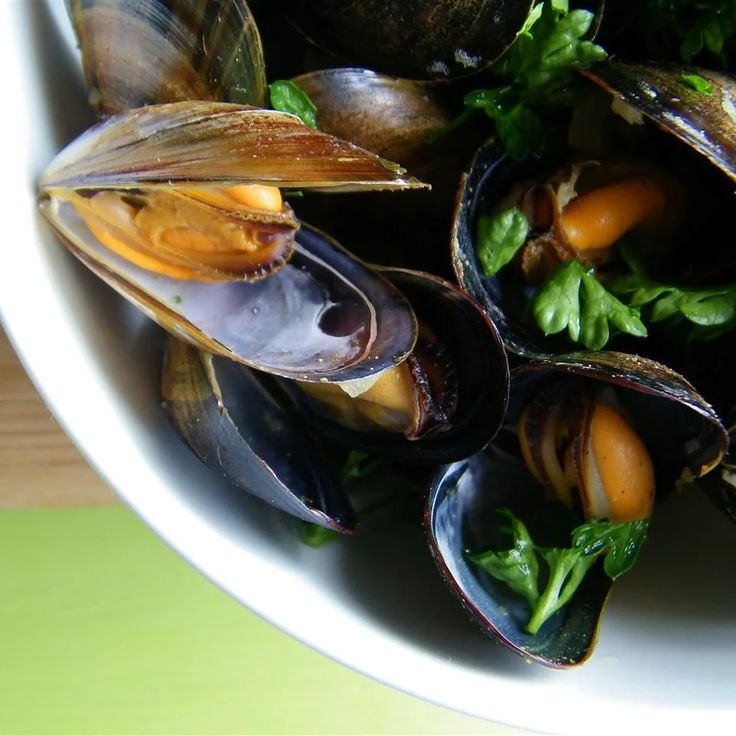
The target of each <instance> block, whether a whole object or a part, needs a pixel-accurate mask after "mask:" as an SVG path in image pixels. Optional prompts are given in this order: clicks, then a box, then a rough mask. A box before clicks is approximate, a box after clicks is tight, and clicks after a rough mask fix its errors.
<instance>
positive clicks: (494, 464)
mask: <svg viewBox="0 0 736 736" xmlns="http://www.w3.org/2000/svg"><path fill="white" fill-rule="evenodd" d="M542 492H543V491H542V488H541V486H539V485H538V484H537V483H536V481H534V479H533V478H532V477H531V475H529V473H528V471H527V470H526V468H525V467H524V466H523V464H522V463H521V461H519V460H518V459H517V458H515V457H513V456H510V455H507V454H506V453H504V452H502V451H499V450H498V449H497V448H495V447H493V446H491V447H489V448H488V449H487V450H486V451H485V452H481V453H479V454H477V455H473V456H472V457H470V458H467V459H465V460H461V461H460V462H457V463H454V464H452V465H449V466H444V467H443V468H441V469H440V471H439V472H438V473H437V475H436V476H435V478H434V479H433V481H432V484H431V486H430V493H429V501H428V504H427V509H426V512H425V528H426V530H427V536H428V539H429V547H430V550H431V552H432V556H433V557H434V560H435V562H436V564H437V567H438V569H439V571H440V574H441V575H442V577H443V579H444V580H445V582H446V583H447V584H448V586H449V587H450V589H451V591H452V592H453V593H454V594H455V595H456V596H457V597H458V599H459V600H460V602H461V604H462V605H463V607H464V608H465V610H466V611H467V613H468V615H469V616H470V618H471V620H473V621H475V622H476V623H477V624H478V625H479V626H480V628H481V630H482V631H483V632H484V633H486V634H488V635H489V636H491V637H493V638H494V639H496V640H498V641H500V642H501V643H502V644H504V645H505V646H507V647H509V648H510V649H511V650H512V651H514V652H516V653H517V654H520V655H521V656H522V657H524V658H525V659H528V660H530V661H534V662H538V663H540V664H543V665H546V666H549V667H555V668H566V667H572V666H575V665H579V664H582V663H583V662H584V661H585V660H586V659H587V658H588V657H589V656H590V654H591V653H592V651H593V648H594V646H595V642H596V638H597V635H598V627H599V624H600V618H601V615H602V613H603V608H604V606H605V603H606V599H607V597H608V594H609V591H610V587H611V581H610V580H609V579H608V578H607V577H606V575H605V573H604V572H603V570H602V568H601V566H600V565H595V566H594V567H593V568H592V569H591V570H590V571H589V572H588V575H587V576H586V578H585V580H584V581H583V584H582V585H581V587H580V588H578V590H577V591H576V593H575V595H574V596H573V598H572V600H571V601H570V602H569V603H568V604H567V606H566V607H565V609H564V610H563V611H561V612H559V613H558V614H557V615H556V616H555V617H553V618H552V619H550V620H549V621H548V622H547V623H546V624H545V625H544V626H543V627H542V629H541V630H540V631H539V633H538V634H537V635H536V636H531V635H530V634H528V633H527V632H526V631H524V629H523V626H524V623H525V621H526V618H527V617H528V611H527V609H526V606H525V604H524V603H523V602H521V601H519V599H518V598H517V597H516V596H515V595H514V594H513V593H512V592H511V591H510V590H508V588H507V587H506V586H505V585H503V584H501V583H499V582H497V581H495V580H494V579H493V578H491V577H490V576H488V575H486V574H485V573H484V572H483V571H481V570H480V569H479V568H477V566H476V565H475V564H474V563H472V562H471V561H470V560H468V559H467V557H466V552H467V551H469V550H473V551H477V550H481V549H486V548H487V547H488V546H489V543H490V538H489V534H488V529H495V528H496V527H497V525H498V516H497V515H498V509H500V508H509V509H511V510H512V511H513V512H514V513H515V514H516V515H517V516H519V517H523V516H524V515H525V512H528V510H529V509H531V508H533V507H534V503H535V500H536V499H537V498H538V497H539V495H540V494H541V493H542Z"/></svg>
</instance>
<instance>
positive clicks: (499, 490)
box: [425, 352, 727, 667]
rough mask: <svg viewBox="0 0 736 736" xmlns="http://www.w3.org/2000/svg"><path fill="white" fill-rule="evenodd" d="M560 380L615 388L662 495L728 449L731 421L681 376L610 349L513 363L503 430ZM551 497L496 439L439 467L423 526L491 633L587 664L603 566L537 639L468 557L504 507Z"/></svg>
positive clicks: (565, 662) (523, 612)
mask: <svg viewBox="0 0 736 736" xmlns="http://www.w3.org/2000/svg"><path fill="white" fill-rule="evenodd" d="M562 377H567V379H571V378H572V379H573V380H579V381H593V382H595V383H597V384H599V385H606V384H608V385H611V386H614V387H616V391H617V392H616V396H617V399H618V400H619V402H620V404H621V406H623V408H624V410H625V412H626V413H627V414H628V415H629V416H631V417H632V419H633V424H634V426H636V429H637V431H638V433H639V435H640V436H641V437H642V439H643V441H644V443H645V445H646V446H647V448H648V450H649V452H650V454H651V456H652V460H653V462H654V466H655V475H656V480H657V493H658V499H659V500H663V499H664V498H666V496H667V495H669V493H671V492H672V491H673V490H674V489H675V487H676V485H677V484H678V482H679V481H681V480H684V481H689V480H692V479H693V477H697V476H699V475H702V474H703V473H706V472H708V471H709V470H712V469H713V468H714V467H715V466H716V465H717V464H718V463H719V462H720V460H721V458H722V457H723V454H724V452H725V451H726V447H727V435H726V431H725V428H724V427H723V425H722V424H721V423H720V421H719V420H718V418H717V417H716V415H715V413H714V412H713V410H712V409H711V408H710V406H708V404H707V403H706V402H705V401H704V400H703V399H702V398H701V397H700V396H699V395H698V394H697V392H696V391H695V390H694V389H693V388H692V386H690V385H689V384H688V383H687V382H686V381H685V380H684V379H682V378H681V377H679V376H678V375H677V374H675V373H673V372H672V371H670V370H669V369H667V368H665V367H664V366H660V365H658V364H656V363H654V362H653V361H649V360H645V359H642V358H637V357H635V356H629V355H626V354H620V353H612V352H600V353H576V354H569V355H566V356H557V357H556V358H555V359H550V360H537V361H533V362H532V363H529V364H527V365H524V366H521V367H519V368H518V369H516V370H515V371H514V372H513V373H512V383H511V398H510V403H509V412H508V414H507V416H506V420H505V427H506V430H503V431H511V432H515V427H516V423H517V421H518V418H519V415H520V413H521V411H522V410H523V409H524V407H525V406H526V405H527V403H528V402H529V401H530V400H532V399H533V398H534V397H535V396H537V395H538V393H539V391H540V389H541V387H542V386H545V385H546V384H547V382H549V381H554V380H559V379H560V378H562ZM512 444H513V443H512ZM689 492H691V493H693V492H694V493H697V492H698V490H697V488H691V489H690V491H689ZM544 494H545V492H544V489H543V488H542V486H541V485H540V484H539V483H538V482H537V481H536V480H534V478H533V477H532V475H531V473H530V472H529V470H528V469H527V468H526V466H525V465H524V463H523V462H522V461H521V459H520V457H519V455H518V454H517V453H515V452H511V451H507V450H504V449H502V447H501V445H500V444H496V445H495V446H494V445H491V446H490V447H489V448H488V449H487V451H486V452H485V453H480V454H478V455H476V456H474V457H472V458H469V459H467V460H464V461H461V462H459V463H455V464H454V465H450V466H446V467H444V468H442V469H440V470H439V471H438V473H437V475H436V477H435V479H434V481H433V484H432V486H431V490H430V496H429V500H428V506H427V510H426V514H425V527H426V529H427V533H428V536H429V540H430V548H431V549H432V552H433V555H434V557H435V561H436V563H437V565H438V568H439V570H440V572H441V574H442V575H443V577H444V578H445V580H446V582H447V583H448V585H449V586H450V588H451V590H453V591H454V593H455V594H456V595H457V596H458V597H459V598H460V601H461V602H462V604H463V605H464V607H465V608H466V610H467V611H468V612H469V613H470V615H471V617H472V618H473V619H474V620H475V621H476V623H478V624H479V625H480V626H481V628H482V629H483V630H484V631H486V633H488V634H489V635H490V636H492V637H494V638H496V639H498V640H499V641H501V642H502V643H503V644H505V645H506V646H508V647H510V648H511V649H512V650H513V651H515V652H516V653H517V654H520V655H521V656H523V657H525V658H528V659H532V660H535V661H538V662H540V663H541V664H545V665H548V666H551V667H568V666H573V665H577V664H581V663H582V662H584V661H585V660H586V659H587V658H588V657H589V656H590V654H591V652H592V650H593V647H594V645H595V641H596V637H597V632H598V627H599V625H600V619H601V616H602V614H603V610H604V607H605V603H606V600H607V596H608V592H609V589H610V586H611V581H610V580H609V579H608V578H607V577H606V575H605V574H604V573H603V571H602V569H601V567H600V565H598V564H596V566H594V567H593V568H592V569H591V571H590V572H589V573H588V575H587V576H586V578H585V580H584V583H583V585H582V586H581V588H579V589H578V591H577V592H576V593H575V595H574V596H573V598H572V600H571V601H570V603H569V604H568V605H567V606H566V607H565V608H563V609H562V610H561V611H559V612H557V613H556V614H555V615H554V616H553V617H552V618H551V619H550V620H549V621H547V622H546V623H545V624H544V625H543V626H542V628H541V629H540V631H539V632H538V633H537V634H536V635H535V636H530V635H529V634H528V633H527V632H526V631H525V630H524V628H523V627H524V625H525V622H526V618H527V615H528V613H527V609H526V606H525V605H524V604H522V603H520V602H519V599H518V598H516V596H514V595H512V594H510V592H509V591H508V589H507V588H506V586H505V585H502V584H500V583H498V582H497V581H495V580H494V579H492V578H491V577H490V576H488V575H486V574H485V573H484V572H483V571H481V570H480V569H478V568H477V567H476V566H475V565H472V564H471V563H470V562H469V561H468V560H467V559H466V556H465V552H466V551H473V552H476V551H480V550H482V549H484V548H486V547H487V546H488V545H489V544H490V543H491V540H492V539H493V534H494V532H493V530H494V529H496V528H497V526H498V519H497V517H496V514H497V509H498V508H503V507H508V508H510V509H511V510H512V511H514V513H516V514H517V516H519V517H520V518H522V519H523V518H524V517H525V516H526V517H527V518H530V517H531V516H532V515H533V514H534V513H535V510H536V509H538V508H539V507H540V505H541V503H542V501H543V498H544ZM654 523H656V510H655V517H654ZM644 554H646V548H645V551H644Z"/></svg>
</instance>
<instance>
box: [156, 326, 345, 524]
mask: <svg viewBox="0 0 736 736" xmlns="http://www.w3.org/2000/svg"><path fill="white" fill-rule="evenodd" d="M162 395H163V399H164V403H165V406H166V410H167V412H168V414H169V417H170V419H171V422H172V424H173V425H174V427H175V428H176V430H177V432H178V433H179V434H180V435H181V436H182V438H183V439H184V440H185V441H186V442H187V444H188V445H189V446H190V447H191V448H192V450H193V451H194V452H195V454H196V455H197V456H198V457H199V458H200V459H201V460H202V461H203V462H204V463H205V464H206V465H208V466H209V467H210V468H212V470H213V471H215V472H217V473H218V474H221V475H224V476H225V477H226V478H227V479H228V480H229V481H230V482H231V483H233V485H235V486H237V487H238V488H240V489H241V490H244V491H246V492H248V493H251V494H253V495H255V496H258V497H259V498H260V499H262V500H263V501H265V502H266V503H268V504H271V505H272V506H275V507H276V508H279V509H281V510H282V511H286V512H287V513H289V514H291V515H292V516H296V517H297V518H299V519H302V520H303V521H309V522H311V523H314V524H319V525H321V526H325V527H327V528H331V529H336V530H338V531H341V532H346V531H352V530H353V529H354V526H355V516H354V514H353V511H352V509H351V507H350V504H349V503H348V501H347V499H346V498H345V496H344V495H343V493H342V489H341V488H340V486H339V484H338V482H337V479H336V478H335V476H334V474H333V473H332V472H331V470H330V466H329V463H327V462H326V461H325V459H324V458H323V457H321V454H320V451H319V450H318V449H317V446H316V444H315V443H314V442H312V441H310V438H309V435H308V433H307V432H306V429H305V427H304V425H303V424H302V423H300V422H299V419H298V418H297V417H296V416H295V415H294V413H293V412H289V411H287V410H285V409H284V408H283V407H282V406H281V405H279V403H278V402H277V401H275V400H274V399H273V398H272V396H271V395H269V393H268V391H267V390H266V388H264V386H263V385H262V383H261V382H260V381H259V379H258V376H257V375H256V374H255V372H253V371H250V370H249V369H248V368H245V367H244V366H241V365H238V364H237V363H234V362H233V361H230V360H227V359H226V358H220V357H217V356H212V355H208V354H206V353H202V352H199V351H197V350H196V349H195V348H192V347H190V346H188V345H186V344H185V343H182V342H180V341H178V340H175V339H171V340H170V341H169V349H168V353H167V356H166V359H165V361H164V370H163V376H162Z"/></svg>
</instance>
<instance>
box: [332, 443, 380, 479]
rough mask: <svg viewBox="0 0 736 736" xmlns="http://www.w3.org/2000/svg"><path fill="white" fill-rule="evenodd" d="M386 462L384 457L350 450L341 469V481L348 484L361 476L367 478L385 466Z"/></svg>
mask: <svg viewBox="0 0 736 736" xmlns="http://www.w3.org/2000/svg"><path fill="white" fill-rule="evenodd" d="M385 462H386V461H385V459H384V458H381V457H372V456H371V455H369V454H368V453H367V452H358V450H350V453H349V454H348V457H347V459H346V460H345V464H344V465H343V467H342V470H341V471H340V482H341V483H342V484H343V485H347V484H348V483H352V482H353V481H355V480H358V479H359V478H366V477H367V476H369V475H372V474H373V473H375V472H376V471H377V470H379V469H380V468H381V467H383V465H384V464H385Z"/></svg>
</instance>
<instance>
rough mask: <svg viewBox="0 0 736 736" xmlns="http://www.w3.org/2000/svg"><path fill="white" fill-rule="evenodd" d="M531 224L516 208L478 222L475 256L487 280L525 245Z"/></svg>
mask: <svg viewBox="0 0 736 736" xmlns="http://www.w3.org/2000/svg"><path fill="white" fill-rule="evenodd" d="M528 234H529V222H528V221H527V219H526V217H524V214H523V213H522V212H521V210H519V209H517V208H516V207H512V208H511V209H508V210H504V211H503V212H497V213H496V214H494V215H481V216H480V217H479V218H478V231H477V237H476V243H477V245H476V253H477V255H478V260H479V261H480V264H481V266H482V267H483V272H484V273H485V275H486V276H493V275H495V274H496V273H498V271H500V270H501V268H503V267H504V266H505V265H506V264H507V263H509V262H510V261H511V259H512V258H513V257H514V256H515V255H516V253H517V252H518V251H519V249H520V248H521V247H522V246H523V245H524V243H526V237H527V235H528Z"/></svg>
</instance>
